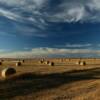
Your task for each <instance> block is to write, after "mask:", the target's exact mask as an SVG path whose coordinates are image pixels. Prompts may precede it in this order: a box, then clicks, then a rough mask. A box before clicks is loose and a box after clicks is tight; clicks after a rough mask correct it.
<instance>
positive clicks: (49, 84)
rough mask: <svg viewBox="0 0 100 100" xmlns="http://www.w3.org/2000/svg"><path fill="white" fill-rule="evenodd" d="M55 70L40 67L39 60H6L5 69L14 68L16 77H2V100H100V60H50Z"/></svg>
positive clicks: (44, 65)
mask: <svg viewBox="0 0 100 100" xmlns="http://www.w3.org/2000/svg"><path fill="white" fill-rule="evenodd" d="M46 60H49V61H53V62H55V65H54V66H49V65H46V64H40V63H39V60H38V59H33V60H25V62H24V63H22V65H21V66H15V63H16V61H15V60H9V61H8V60H4V61H3V64H2V65H1V66H0V72H1V71H2V69H4V68H5V67H9V66H10V67H14V68H15V69H16V72H17V73H16V74H15V75H13V76H10V77H8V78H7V79H4V78H2V77H1V75H0V100H100V59H81V60H82V61H86V65H85V66H80V65H77V64H76V62H78V61H79V59H46Z"/></svg>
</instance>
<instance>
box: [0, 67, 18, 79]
mask: <svg viewBox="0 0 100 100" xmlns="http://www.w3.org/2000/svg"><path fill="white" fill-rule="evenodd" d="M15 73H16V70H15V69H14V68H5V69H3V70H2V72H1V76H2V77H3V78H7V77H8V76H11V75H13V74H15Z"/></svg>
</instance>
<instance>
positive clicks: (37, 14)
mask: <svg viewBox="0 0 100 100" xmlns="http://www.w3.org/2000/svg"><path fill="white" fill-rule="evenodd" d="M0 57H6V58H7V57H11V58H15V57H21V58H22V57H24V58H33V57H100V0H0Z"/></svg>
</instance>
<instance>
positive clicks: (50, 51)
mask: <svg viewBox="0 0 100 100" xmlns="http://www.w3.org/2000/svg"><path fill="white" fill-rule="evenodd" d="M80 55H81V56H80ZM94 55H95V56H97V57H100V50H92V49H64V48H63V49H59V48H48V47H41V48H33V49H32V50H30V51H13V52H5V51H2V50H1V52H0V57H1V58H35V57H57V56H58V57H59V56H60V57H89V56H91V57H95V56H94Z"/></svg>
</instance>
